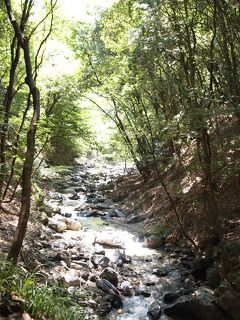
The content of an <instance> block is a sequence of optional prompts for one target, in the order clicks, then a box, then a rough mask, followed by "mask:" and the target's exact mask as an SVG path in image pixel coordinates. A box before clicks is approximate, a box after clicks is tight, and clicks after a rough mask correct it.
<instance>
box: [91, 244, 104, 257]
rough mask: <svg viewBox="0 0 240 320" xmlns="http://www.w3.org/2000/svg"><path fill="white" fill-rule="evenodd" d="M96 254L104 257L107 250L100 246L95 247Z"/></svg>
mask: <svg viewBox="0 0 240 320" xmlns="http://www.w3.org/2000/svg"><path fill="white" fill-rule="evenodd" d="M94 253H95V254H101V255H104V254H105V250H104V249H103V247H102V246H100V245H98V244H97V245H95V247H94Z"/></svg>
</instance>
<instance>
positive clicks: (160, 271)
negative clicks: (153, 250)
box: [152, 267, 169, 277]
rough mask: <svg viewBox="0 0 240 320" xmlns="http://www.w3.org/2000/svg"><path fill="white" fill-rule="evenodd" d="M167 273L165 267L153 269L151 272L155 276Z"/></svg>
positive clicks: (164, 275) (163, 275)
mask: <svg viewBox="0 0 240 320" xmlns="http://www.w3.org/2000/svg"><path fill="white" fill-rule="evenodd" d="M168 273H169V270H168V269H167V268H164V267H163V268H160V269H153V271H152V274H153V275H155V276H157V277H166V276H167V275H168Z"/></svg>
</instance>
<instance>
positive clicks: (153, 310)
mask: <svg viewBox="0 0 240 320" xmlns="http://www.w3.org/2000/svg"><path fill="white" fill-rule="evenodd" d="M161 313H162V310H161V306H160V304H159V301H157V300H155V301H153V302H152V303H151V304H150V306H149V307H148V312H147V315H148V317H149V318H150V319H151V320H158V319H160V317H161Z"/></svg>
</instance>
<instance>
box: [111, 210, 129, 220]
mask: <svg viewBox="0 0 240 320" xmlns="http://www.w3.org/2000/svg"><path fill="white" fill-rule="evenodd" d="M109 215H110V217H114V218H124V217H125V216H126V213H125V212H123V211H122V210H118V209H114V210H113V211H112V212H111V213H110V214H109Z"/></svg>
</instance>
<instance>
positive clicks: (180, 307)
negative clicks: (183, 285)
mask: <svg viewBox="0 0 240 320" xmlns="http://www.w3.org/2000/svg"><path fill="white" fill-rule="evenodd" d="M164 313H165V314H166V315H167V316H169V317H171V318H172V319H178V320H187V319H189V320H227V319H228V318H226V315H225V314H223V312H222V311H221V309H219V308H218V307H217V306H216V305H215V303H214V295H213V292H212V291H211V290H210V289H208V288H206V287H200V288H199V289H198V290H196V291H195V292H194V293H193V294H192V295H189V296H183V297H181V298H179V299H177V301H176V302H175V303H173V304H172V305H171V306H169V307H165V308H164Z"/></svg>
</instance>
